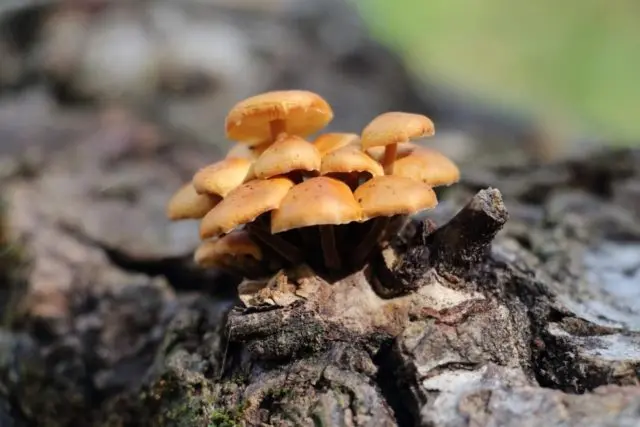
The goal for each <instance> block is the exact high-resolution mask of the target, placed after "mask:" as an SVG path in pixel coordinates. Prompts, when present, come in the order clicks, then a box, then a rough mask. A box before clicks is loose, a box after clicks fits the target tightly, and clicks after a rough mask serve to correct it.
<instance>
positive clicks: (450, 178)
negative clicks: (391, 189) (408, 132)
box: [367, 143, 460, 187]
mask: <svg viewBox="0 0 640 427" xmlns="http://www.w3.org/2000/svg"><path fill="white" fill-rule="evenodd" d="M378 148H381V147H375V148H372V149H369V150H367V152H368V153H369V154H370V155H371V156H372V157H373V158H374V159H376V160H378V161H380V160H381V159H382V156H383V152H382V150H379V149H378ZM393 175H398V176H404V177H407V178H412V179H416V180H419V181H422V182H424V183H425V184H429V185H431V186H432V187H437V186H440V185H451V184H454V183H456V182H458V181H459V180H460V170H459V169H458V167H457V166H456V164H455V163H454V162H453V161H451V160H450V159H449V158H448V157H447V156H445V155H444V154H442V153H440V152H439V151H437V150H434V149H433V148H429V147H423V146H420V145H416V144H412V143H405V144H399V146H398V154H397V158H396V160H395V162H394V166H393Z"/></svg>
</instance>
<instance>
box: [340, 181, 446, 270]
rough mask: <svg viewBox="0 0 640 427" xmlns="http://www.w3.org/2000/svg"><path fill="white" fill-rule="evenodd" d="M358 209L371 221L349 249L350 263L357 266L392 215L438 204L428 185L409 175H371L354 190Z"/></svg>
mask: <svg viewBox="0 0 640 427" xmlns="http://www.w3.org/2000/svg"><path fill="white" fill-rule="evenodd" d="M354 196H355V198H356V200H357V202H358V203H359V204H360V207H361V208H362V215H363V219H365V220H373V221H374V223H373V224H372V227H371V228H370V229H369V231H368V233H367V234H366V236H365V237H364V239H363V240H362V241H361V242H360V244H359V245H358V247H357V248H356V250H355V251H354V252H353V256H352V262H353V264H354V265H359V264H361V263H362V262H364V261H365V259H366V258H367V256H368V255H369V254H370V253H371V250H372V249H373V248H374V247H375V245H376V244H377V243H378V239H379V238H380V236H381V235H382V233H383V232H384V230H385V228H386V227H387V225H388V224H389V220H390V218H391V217H392V216H395V215H413V214H415V213H418V212H420V211H423V210H426V209H432V208H434V207H436V205H437V204H438V199H437V197H436V193H435V192H434V191H433V189H432V188H431V186H429V185H427V184H424V183H423V182H420V181H416V180H413V179H410V178H406V177H402V176H394V175H385V176H378V177H375V178H372V179H371V180H369V181H367V182H365V183H364V184H362V185H361V186H360V187H358V188H357V189H356V191H355V192H354Z"/></svg>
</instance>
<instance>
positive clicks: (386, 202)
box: [354, 175, 438, 219]
mask: <svg viewBox="0 0 640 427" xmlns="http://www.w3.org/2000/svg"><path fill="white" fill-rule="evenodd" d="M354 196H355V198H356V200H357V201H358V203H359V204H360V206H361V207H362V212H363V215H364V218H365V219H371V218H375V217H379V216H393V215H412V214H414V213H417V212H419V211H422V210H425V209H431V208H434V207H436V205H437V204H438V199H437V197H436V193H435V192H434V191H433V189H432V188H431V187H430V186H428V185H427V184H425V183H423V182H420V181H416V180H413V179H410V178H405V177H403V176H395V175H384V176H377V177H374V178H372V179H370V180H369V181H367V182H365V183H364V184H362V185H361V186H359V187H358V188H357V189H356V191H355V192H354Z"/></svg>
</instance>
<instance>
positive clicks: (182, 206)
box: [166, 182, 221, 221]
mask: <svg viewBox="0 0 640 427" xmlns="http://www.w3.org/2000/svg"><path fill="white" fill-rule="evenodd" d="M220 200H221V198H220V197H218V196H212V195H209V194H198V193H196V190H195V188H193V185H192V184H191V183H190V182H189V183H187V184H184V185H183V186H182V187H180V189H179V190H178V191H176V192H175V193H174V195H173V196H172V197H171V199H169V203H167V209H166V214H167V217H168V218H169V219H170V220H172V221H179V220H183V219H200V218H202V217H203V216H205V215H206V214H207V212H209V211H210V210H211V209H213V208H214V207H215V206H216V205H217V204H218V203H219V202H220Z"/></svg>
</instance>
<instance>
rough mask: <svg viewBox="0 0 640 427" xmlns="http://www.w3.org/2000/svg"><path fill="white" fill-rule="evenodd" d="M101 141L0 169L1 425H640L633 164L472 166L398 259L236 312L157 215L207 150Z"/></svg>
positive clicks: (639, 161)
mask: <svg viewBox="0 0 640 427" xmlns="http://www.w3.org/2000/svg"><path fill="white" fill-rule="evenodd" d="M113 132H116V130H114V128H113V126H111V127H108V128H100V127H98V129H97V130H95V129H94V131H93V132H90V133H88V134H85V133H81V134H80V135H76V138H77V140H73V139H72V140H70V141H69V142H68V143H67V144H66V145H65V146H64V147H63V148H61V149H58V150H52V149H50V147H49V146H48V145H47V146H44V148H41V149H39V150H31V151H29V152H27V153H26V154H24V155H21V156H13V157H11V158H5V159H4V160H5V161H4V162H3V165H5V167H4V169H3V171H2V174H3V175H2V182H3V188H2V197H3V204H2V219H3V227H2V229H1V230H2V233H0V237H1V239H0V242H1V244H2V250H1V257H0V265H1V270H0V271H1V274H2V276H1V278H2V279H1V281H0V284H1V292H2V295H3V299H2V300H3V306H2V314H3V318H4V322H5V329H4V330H3V332H2V333H1V334H0V355H1V357H0V396H1V397H0V420H1V421H2V425H3V426H4V425H8V426H11V425H13V426H21V425H43V426H76V425H86V426H90V425H91V426H136V425H140V426H143V425H144V426H153V425H158V426H167V425H176V426H180V425H183V426H187V425H188V426H194V425H202V426H218V425H220V426H222V425H225V426H229V425H344V426H351V425H361V426H374V425H375V426H378V425H389V426H395V425H424V426H498V425H499V426H522V425H531V426H533V425H548V426H551V425H575V426H578V425H585V424H588V425H592V426H610V425H617V426H625V425H629V426H631V425H637V422H638V418H639V417H640V415H639V414H640V412H639V411H640V389H639V388H638V386H637V383H638V369H639V367H640V351H639V350H638V349H639V348H640V346H639V344H640V336H639V335H638V332H639V330H640V305H639V304H638V301H640V298H638V297H639V296H640V295H639V294H638V288H637V283H638V280H639V279H640V268H639V266H640V226H639V224H638V221H637V218H638V216H637V214H638V206H639V205H638V203H639V202H638V200H639V199H638V193H637V187H638V184H639V182H640V153H639V152H634V151H621V152H613V151H612V152H605V153H598V154H594V155H592V156H589V157H585V158H581V159H572V160H567V161H562V162H557V163H554V164H548V165H532V166H530V167H519V168H515V167H509V166H503V167H500V166H498V167H495V168H483V169H481V170H474V169H473V168H472V167H471V166H469V167H466V168H464V167H463V171H465V173H464V179H463V181H462V182H461V183H460V184H458V185H456V186H453V187H451V188H449V189H447V190H446V191H445V192H444V193H442V194H441V195H440V196H441V200H442V201H441V204H440V206H439V207H438V208H437V209H436V210H434V211H429V212H427V213H426V214H425V215H423V217H421V218H416V219H415V220H414V222H413V223H412V224H410V226H409V227H406V230H405V231H404V233H405V235H404V242H405V243H404V245H405V246H408V250H407V251H406V253H403V254H404V255H402V254H401V255H402V256H401V260H400V261H401V262H399V263H396V264H395V265H394V266H386V265H377V266H375V267H372V268H371V269H365V270H363V271H361V272H357V273H356V274H354V275H352V276H349V277H347V278H344V279H342V280H340V281H339V282H337V283H334V284H332V285H329V284H327V283H325V282H323V281H322V280H321V279H318V278H316V277H314V276H313V275H311V274H310V273H309V271H308V269H305V268H301V269H299V270H297V271H290V272H287V273H286V277H284V279H283V280H282V281H279V282H278V283H281V284H283V285H282V286H284V287H281V288H277V287H276V288H273V289H271V290H270V292H271V294H270V295H271V298H272V301H273V303H272V304H271V305H270V306H269V307H266V308H260V307H257V308H251V309H243V308H241V306H240V305H239V304H238V301H237V300H235V299H234V292H233V290H234V286H235V285H236V283H234V282H233V280H232V279H231V278H229V277H226V276H224V275H221V274H218V273H215V272H202V271H199V270H198V269H196V268H195V267H194V266H193V265H192V262H191V251H192V250H193V247H194V245H195V243H196V241H197V224H192V223H170V222H168V221H167V220H166V219H165V217H164V205H165V203H166V200H167V199H168V197H169V196H170V195H171V193H172V191H173V190H174V189H175V188H177V187H178V186H179V185H180V183H181V182H183V180H185V179H187V177H188V176H189V175H190V174H191V173H192V171H193V170H194V169H195V168H197V167H198V166H200V165H201V164H203V163H205V162H208V161H209V160H211V158H207V156H214V154H213V153H207V152H203V151H202V150H203V149H202V147H201V146H196V145H190V144H187V143H181V144H178V143H175V142H171V141H158V143H157V144H155V145H153V146H149V145H145V144H142V145H140V143H139V141H137V140H136V139H135V138H134V137H132V136H131V135H130V137H123V135H124V136H126V135H129V134H127V132H125V130H123V129H120V130H119V131H117V132H116V133H117V134H118V135H119V137H118V141H120V143H119V144H118V145H117V146H116V148H114V145H113V144H107V143H106V142H105V141H110V139H109V138H110V136H113ZM88 135H90V137H88ZM434 224H435V227H436V228H435V230H434ZM496 233H497V235H496ZM494 236H495V237H494ZM492 239H493V242H492V243H491V240H492ZM407 242H408V243H407ZM490 243H491V244H490ZM380 269H386V271H385V272H384V273H382V272H381V271H379V270H380ZM379 277H384V278H385V279H383V280H380V279H379V281H381V282H384V283H382V285H383V286H384V285H385V284H388V283H389V281H393V280H394V279H395V280H398V283H407V277H410V278H411V290H410V291H408V292H404V293H400V294H398V296H395V297H389V296H384V297H382V296H380V294H379V293H376V292H375V291H374V290H375V289H376V286H374V284H373V283H372V281H373V280H374V279H375V278H379ZM379 285H380V284H379ZM286 295H289V296H290V297H287V298H285V296H286ZM292 295H293V296H295V297H291V296H292ZM279 298H280V299H279Z"/></svg>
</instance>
